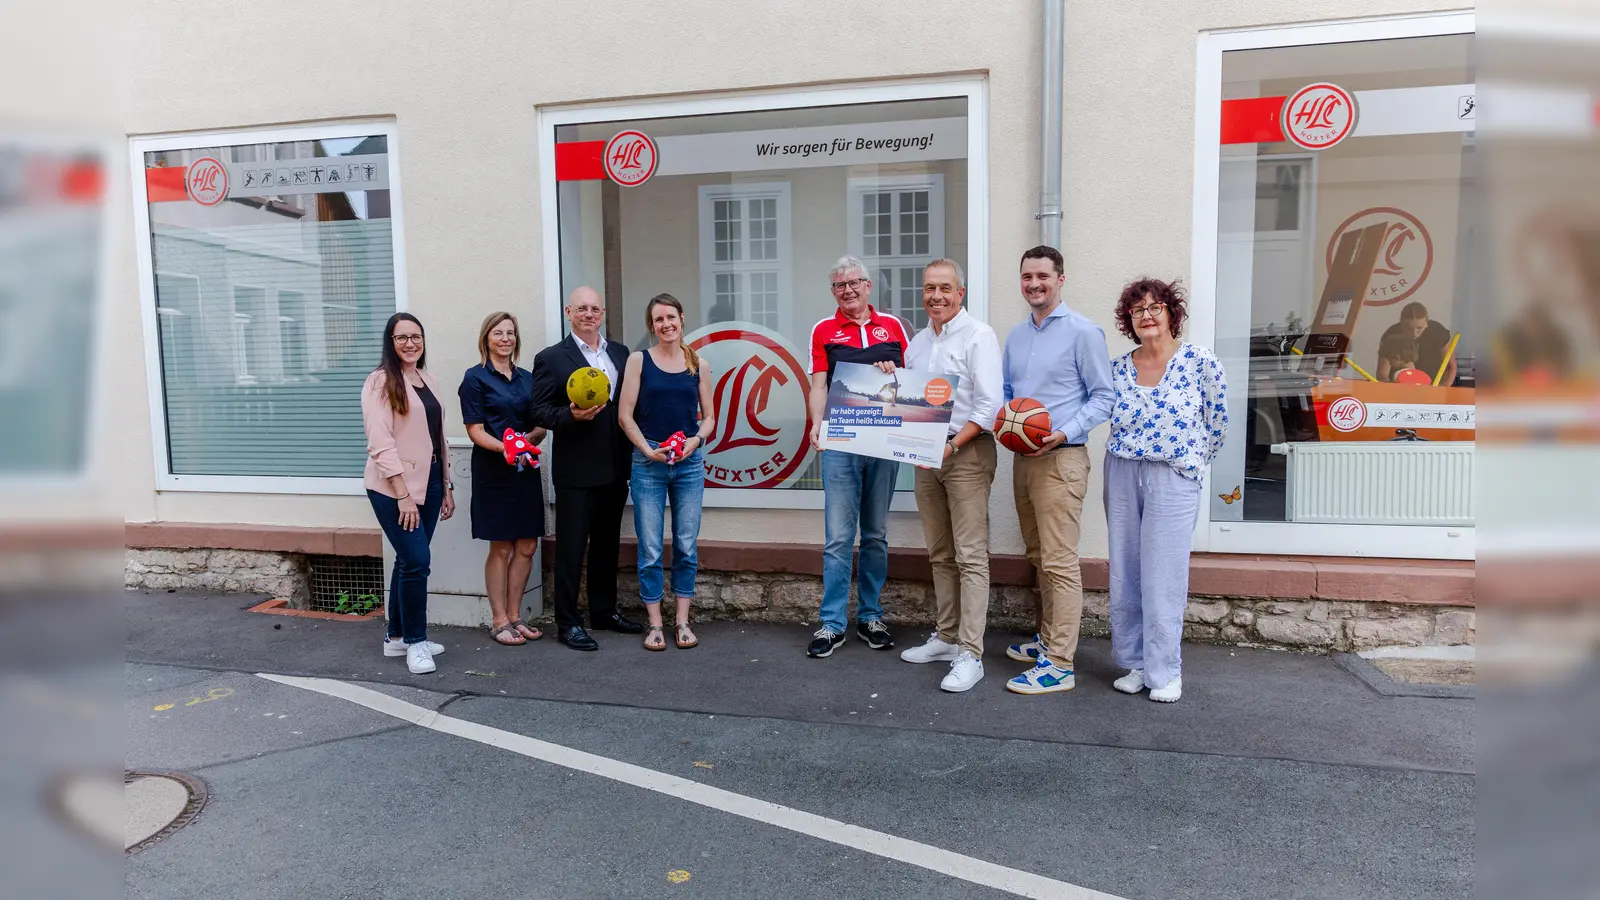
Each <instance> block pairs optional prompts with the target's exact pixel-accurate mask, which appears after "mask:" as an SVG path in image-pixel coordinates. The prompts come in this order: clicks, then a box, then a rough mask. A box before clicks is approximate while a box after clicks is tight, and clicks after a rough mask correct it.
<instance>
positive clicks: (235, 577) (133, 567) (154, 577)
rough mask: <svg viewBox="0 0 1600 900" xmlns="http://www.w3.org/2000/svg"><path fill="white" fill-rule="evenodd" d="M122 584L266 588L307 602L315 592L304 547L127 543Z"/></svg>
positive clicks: (242, 590) (298, 604)
mask: <svg viewBox="0 0 1600 900" xmlns="http://www.w3.org/2000/svg"><path fill="white" fill-rule="evenodd" d="M124 584H126V585H127V586H128V587H136V588H149V589H151V590H183V591H219V592H222V593H225V594H265V595H267V596H269V597H272V598H274V599H280V600H287V601H289V605H290V606H292V607H295V608H304V607H305V606H306V604H307V602H308V601H309V600H310V598H311V568H310V566H309V565H308V564H307V563H306V558H305V555H304V554H300V553H278V552H273V551H265V550H136V549H129V550H128V556H127V564H126V567H125V569H124Z"/></svg>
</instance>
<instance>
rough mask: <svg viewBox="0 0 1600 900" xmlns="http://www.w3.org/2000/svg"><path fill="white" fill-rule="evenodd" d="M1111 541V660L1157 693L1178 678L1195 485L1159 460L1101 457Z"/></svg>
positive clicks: (1197, 512) (1197, 491)
mask: <svg viewBox="0 0 1600 900" xmlns="http://www.w3.org/2000/svg"><path fill="white" fill-rule="evenodd" d="M1105 472H1106V474H1105V501H1106V526H1107V531H1108V532H1109V533H1110V539H1111V560H1110V563H1111V657H1112V660H1113V661H1114V662H1115V663H1116V664H1117V665H1119V666H1121V667H1122V668H1125V669H1143V670H1144V685H1145V687H1148V688H1162V687H1166V686H1167V682H1169V681H1171V680H1172V679H1174V678H1177V677H1178V676H1179V675H1181V674H1183V658H1182V653H1181V650H1180V646H1179V645H1180V644H1181V642H1182V641H1183V608H1184V606H1185V605H1187V604H1188V602H1189V542H1190V538H1191V537H1192V535H1193V533H1194V523H1195V518H1196V517H1197V516H1199V515H1200V491H1201V486H1200V484H1199V483H1198V482H1196V481H1192V480H1190V479H1188V478H1185V477H1183V476H1182V475H1179V474H1178V472H1177V470H1176V469H1174V468H1172V467H1171V466H1169V465H1167V464H1166V463H1164V462H1158V461H1146V460H1132V459H1123V458H1122V457H1120V456H1112V455H1111V454H1110V453H1107V454H1106V468H1105Z"/></svg>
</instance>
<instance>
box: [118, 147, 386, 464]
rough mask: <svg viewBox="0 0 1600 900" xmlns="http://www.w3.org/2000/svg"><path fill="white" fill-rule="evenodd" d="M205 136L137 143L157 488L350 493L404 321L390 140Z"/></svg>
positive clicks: (364, 454) (362, 459)
mask: <svg viewBox="0 0 1600 900" xmlns="http://www.w3.org/2000/svg"><path fill="white" fill-rule="evenodd" d="M209 138H210V139H211V140H214V141H215V143H214V144H213V145H212V146H205V147H195V146H191V144H192V143H193V141H192V140H191V141H184V142H182V143H176V142H174V143H172V144H167V143H165V142H163V141H161V140H159V139H152V140H141V141H139V142H136V146H135V153H136V155H137V157H138V161H139V164H140V166H141V168H142V176H143V177H142V186H143V188H144V192H145V199H146V201H147V205H146V209H147V210H148V225H149V232H148V240H149V245H148V247H149V255H148V257H147V263H148V278H149V281H148V283H147V285H146V287H147V294H148V302H149V303H150V304H151V306H152V310H151V311H152V312H153V313H154V325H155V327H154V329H153V330H154V332H155V334H154V338H155V341H156V346H155V347H153V348H152V353H153V354H155V358H157V359H158V360H159V373H158V374H159V377H158V378H156V379H153V380H155V381H156V382H158V384H159V390H160V394H159V397H156V398H153V401H154V402H155V404H156V406H157V409H156V412H157V413H158V414H159V415H160V421H159V423H158V425H159V426H160V427H158V446H160V444H161V443H164V444H165V458H164V459H162V460H160V461H159V464H160V465H161V466H164V471H162V472H161V473H160V474H161V476H162V481H163V482H164V486H165V487H169V488H171V487H195V488H205V487H213V488H223V489H228V488H229V486H230V485H229V482H228V481H227V479H229V478H232V479H236V480H237V479H239V478H240V477H241V476H247V477H249V478H250V479H251V482H250V483H256V484H259V485H261V489H264V490H273V489H275V488H274V487H273V486H272V485H273V483H274V482H276V483H277V484H278V485H279V486H280V487H281V486H282V484H283V483H284V482H283V481H282V480H281V479H284V478H293V479H297V481H296V482H295V484H296V485H297V487H296V489H297V490H309V491H315V490H317V489H318V487H317V485H318V484H319V483H320V484H321V485H322V487H323V488H324V489H327V490H330V491H343V490H348V489H349V488H348V479H352V478H358V477H359V476H360V473H361V466H362V463H363V461H364V459H365V457H366V443H365V438H364V436H363V433H362V428H361V413H360V400H359V398H360V392H361V383H362V380H363V379H365V378H366V376H367V373H368V372H370V371H371V370H372V367H373V366H374V365H375V364H376V362H377V359H376V352H377V351H376V349H375V348H377V347H378V345H379V343H380V342H381V339H382V338H381V336H382V333H383V326H384V322H385V320H386V319H387V318H388V317H389V315H390V314H392V313H393V312H394V311H395V310H396V308H397V307H398V304H397V297H396V283H395V271H396V270H395V252H396V237H395V234H394V231H393V228H392V223H393V220H392V218H391V216H392V204H391V196H390V180H391V176H392V172H391V169H390V163H391V155H390V147H389V143H390V140H391V134H390V133H389V131H388V130H387V128H386V127H384V126H365V127H358V128H350V127H340V128H323V129H310V130H307V129H297V130H295V131H294V132H262V133H256V134H252V135H212V136H209ZM161 438H164V441H163V440H160V439H161ZM272 476H278V478H276V479H274V478H271V477H272ZM262 477H268V478H269V480H268V481H266V482H263V481H261V478H262ZM298 479H339V480H341V482H333V481H323V482H317V481H298ZM241 484H246V482H238V481H236V482H235V483H234V484H233V485H232V487H238V486H239V485H241Z"/></svg>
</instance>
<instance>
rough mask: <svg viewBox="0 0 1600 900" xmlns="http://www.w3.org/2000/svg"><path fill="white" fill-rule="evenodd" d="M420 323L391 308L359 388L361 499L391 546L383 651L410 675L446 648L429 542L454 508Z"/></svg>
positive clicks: (427, 667) (439, 407)
mask: <svg viewBox="0 0 1600 900" xmlns="http://www.w3.org/2000/svg"><path fill="white" fill-rule="evenodd" d="M422 341H423V336H422V323H421V322H418V321H417V317H416V316H413V315H411V314H410V313H403V312H402V313H395V314H394V315H392V316H390V317H389V324H387V325H385V326H384V329H383V364H382V365H381V366H379V367H378V368H377V369H376V370H374V371H373V373H372V374H371V375H368V376H367V383H366V385H365V386H363V387H362V388H361V421H362V424H363V425H364V426H365V427H366V430H367V470H366V474H365V480H366V485H367V499H368V500H371V501H372V511H373V512H374V513H376V514H377V516H378V524H379V525H380V526H382V528H383V533H384V535H386V536H387V537H388V538H389V544H390V546H392V547H394V575H393V576H392V577H391V578H390V580H389V605H388V612H389V634H388V637H386V638H385V639H384V641H383V655H384V656H404V657H405V658H406V666H407V668H409V669H410V670H411V671H412V673H413V674H416V675H422V674H424V673H427V672H432V671H434V669H435V666H434V662H433V658H434V657H435V656H437V655H438V654H440V653H443V652H444V647H443V646H441V645H439V644H436V643H434V642H432V641H430V640H428V566H429V562H430V559H429V552H428V543H429V541H431V540H433V529H434V526H435V525H437V524H438V522H439V520H440V519H448V518H450V516H451V515H453V514H454V513H455V509H456V501H455V498H454V497H453V496H452V494H451V491H452V488H453V486H452V485H451V483H450V481H449V479H448V477H447V476H446V473H447V472H449V471H450V456H449V451H448V450H447V448H446V447H445V442H444V406H443V403H442V402H441V401H440V399H439V397H440V394H439V382H437V381H436V380H434V377H433V376H432V375H430V374H428V373H427V372H426V371H424V369H423V367H424V366H425V365H426V364H427V357H428V354H427V350H426V348H425V347H424V346H423V343H422Z"/></svg>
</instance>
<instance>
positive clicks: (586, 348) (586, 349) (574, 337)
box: [572, 331, 606, 353]
mask: <svg viewBox="0 0 1600 900" xmlns="http://www.w3.org/2000/svg"><path fill="white" fill-rule="evenodd" d="M596 337H598V338H600V346H599V347H598V348H597V349H596V350H595V351H594V352H596V353H604V352H606V336H605V335H603V334H601V335H596ZM572 342H573V343H574V344H577V345H578V349H579V350H581V351H583V352H584V353H588V352H589V345H588V344H586V343H584V341H583V338H581V337H578V333H577V332H576V331H574V332H573V333H572Z"/></svg>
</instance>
